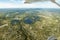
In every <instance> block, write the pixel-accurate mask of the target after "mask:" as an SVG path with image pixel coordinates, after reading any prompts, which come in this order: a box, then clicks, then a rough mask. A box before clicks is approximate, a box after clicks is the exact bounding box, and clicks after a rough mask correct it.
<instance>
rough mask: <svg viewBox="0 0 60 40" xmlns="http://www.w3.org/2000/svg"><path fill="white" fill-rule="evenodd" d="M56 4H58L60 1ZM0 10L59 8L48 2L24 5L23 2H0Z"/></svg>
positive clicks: (1, 0) (21, 0)
mask: <svg viewBox="0 0 60 40" xmlns="http://www.w3.org/2000/svg"><path fill="white" fill-rule="evenodd" d="M56 2H58V3H60V0H58V1H56ZM0 8H60V7H58V6H57V5H56V4H54V3H52V2H50V1H45V2H35V3H34V2H33V3H31V4H24V0H0Z"/></svg>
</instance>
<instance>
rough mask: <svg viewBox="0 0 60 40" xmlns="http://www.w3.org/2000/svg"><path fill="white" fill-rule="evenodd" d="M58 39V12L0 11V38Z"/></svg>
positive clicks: (21, 39) (24, 39) (23, 39)
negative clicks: (52, 37) (53, 37)
mask: <svg viewBox="0 0 60 40" xmlns="http://www.w3.org/2000/svg"><path fill="white" fill-rule="evenodd" d="M53 35H54V36H55V37H56V38H57V40H60V14H59V12H54V11H53V12H50V11H47V10H44V11H43V10H36V11H32V10H30V11H21V12H16V11H9V12H0V40H47V39H48V38H49V37H50V36H53Z"/></svg>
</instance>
